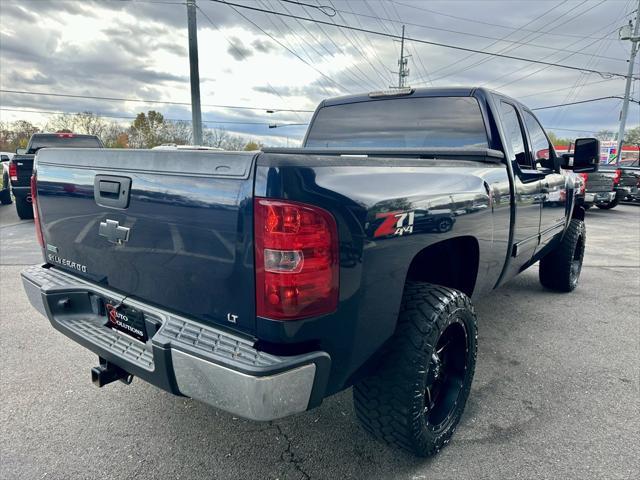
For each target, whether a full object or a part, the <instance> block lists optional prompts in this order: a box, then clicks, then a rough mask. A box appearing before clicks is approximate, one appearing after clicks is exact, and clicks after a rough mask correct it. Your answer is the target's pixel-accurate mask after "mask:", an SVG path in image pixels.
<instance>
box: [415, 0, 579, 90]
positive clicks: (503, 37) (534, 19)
mask: <svg viewBox="0 0 640 480" xmlns="http://www.w3.org/2000/svg"><path fill="white" fill-rule="evenodd" d="M567 2H568V0H564V1H562V2H560V3H557V4H555V5H553V6H552V7H551V8H548V9H547V10H545V11H544V12H542V13H541V14H540V15H538V16H536V17H535V18H532V19H530V20H529V21H528V22H526V23H525V24H524V25H520V27H521V28H524V27H527V26H529V25H533V24H534V23H536V22H537V21H538V20H540V19H542V18H544V17H545V16H546V15H547V14H549V13H551V12H553V11H554V10H556V9H558V8H560V7H561V6H562V5H564V4H565V3H567ZM564 15H566V12H565V13H564V14H562V15H561V17H562V16H564ZM555 21H557V19H556V20H554V22H555ZM515 33H519V32H511V33H507V34H506V35H503V36H502V37H501V38H500V39H498V40H496V41H494V42H491V43H490V44H489V45H487V46H486V47H484V50H487V49H488V48H491V47H493V46H494V45H498V44H499V43H501V42H502V41H505V40H506V39H507V38H509V37H511V36H512V35H514V34H515ZM530 37H531V34H526V35H524V36H523V37H521V38H520V40H524V39H528V38H530ZM535 38H537V37H535ZM516 48H517V47H514V46H513V45H507V46H505V47H502V48H501V49H500V50H498V52H497V53H506V52H510V51H513V50H515V49H516ZM476 55H477V54H475V53H472V54H470V55H466V56H465V57H463V58H461V59H460V60H457V61H454V62H453V63H451V64H448V65H445V66H444V67H440V68H438V69H437V70H435V71H433V72H431V75H432V76H433V75H436V74H438V73H440V72H442V71H443V70H445V71H446V70H448V69H450V68H451V67H452V65H455V66H457V65H459V64H460V63H461V62H464V61H466V60H467V59H469V58H472V57H474V56H476ZM490 60H492V58H490V57H489V58H486V57H485V58H482V59H480V60H478V61H476V62H474V63H471V64H470V65H467V66H465V67H462V68H459V69H458V70H454V71H453V72H451V71H449V72H448V73H446V74H444V75H440V76H439V77H436V78H435V80H436V81H437V80H439V79H441V78H445V77H447V76H450V75H456V74H458V73H462V72H465V71H467V70H470V69H472V68H474V67H476V66H478V65H481V64H483V63H486V62H488V61H490ZM432 80H433V79H432ZM418 83H425V82H424V81H420V82H418ZM432 83H433V82H432Z"/></svg>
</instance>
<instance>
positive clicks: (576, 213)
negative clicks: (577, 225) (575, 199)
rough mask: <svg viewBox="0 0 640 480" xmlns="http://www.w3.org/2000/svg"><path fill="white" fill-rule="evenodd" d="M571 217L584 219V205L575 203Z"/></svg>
mask: <svg viewBox="0 0 640 480" xmlns="http://www.w3.org/2000/svg"><path fill="white" fill-rule="evenodd" d="M571 218H577V219H578V220H584V207H583V206H582V205H576V206H575V207H573V214H572V215H571Z"/></svg>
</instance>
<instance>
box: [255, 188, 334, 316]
mask: <svg viewBox="0 0 640 480" xmlns="http://www.w3.org/2000/svg"><path fill="white" fill-rule="evenodd" d="M253 206H254V222H255V223H254V227H255V229H254V235H255V260H256V313H257V315H258V316H260V317H265V318H272V319H275V320H297V319H300V318H305V317H310V316H314V315H322V314H325V313H330V312H333V311H334V310H335V309H336V308H337V305H338V282H339V273H338V268H339V266H338V229H337V226H336V221H335V219H334V218H333V216H332V215H331V214H330V213H329V212H327V211H326V210H323V209H322V208H318V207H315V206H313V205H306V204H303V203H298V202H290V201H288V200H270V199H266V198H256V199H255V200H254V203H253Z"/></svg>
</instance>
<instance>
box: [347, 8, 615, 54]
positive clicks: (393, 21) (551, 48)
mask: <svg viewBox="0 0 640 480" xmlns="http://www.w3.org/2000/svg"><path fill="white" fill-rule="evenodd" d="M381 5H382V6H383V7H384V4H381ZM391 5H392V6H394V8H395V4H394V3H391ZM399 5H402V4H400V3H399ZM415 8H418V7H415ZM336 12H338V13H344V14H346V15H353V16H355V17H364V18H370V19H377V20H379V21H381V20H385V21H388V22H392V23H397V24H404V25H409V26H411V27H418V28H424V29H428V30H437V31H441V32H448V33H455V34H456V35H466V36H469V37H476V38H486V39H489V40H499V41H501V42H507V43H513V44H518V45H527V46H530V47H536V48H544V49H547V50H554V51H557V52H571V53H575V54H577V55H591V54H590V53H587V52H580V51H574V50H567V49H564V48H557V47H551V46H549V45H540V44H536V43H529V42H522V41H519V40H506V39H505V38H498V37H491V36H489V35H480V34H477V33H469V32H463V31H460V30H452V29H449V28H442V27H435V26H433V25H427V24H424V23H412V22H407V21H405V20H402V19H400V20H394V19H392V18H385V17H380V16H378V15H367V14H366V13H355V12H353V11H351V12H348V11H346V10H340V9H337V10H336ZM483 23H484V22H483ZM385 30H386V28H385ZM516 31H518V32H520V31H531V32H535V31H534V30H525V29H518V30H516ZM513 33H515V32H512V33H510V34H508V35H507V36H509V35H512V34H513ZM540 33H543V34H547V33H548V32H544V31H543V32H540ZM607 40H611V39H610V38H609V39H607ZM600 58H604V59H607V60H615V61H618V62H626V60H625V59H623V58H614V57H605V56H601V57H600Z"/></svg>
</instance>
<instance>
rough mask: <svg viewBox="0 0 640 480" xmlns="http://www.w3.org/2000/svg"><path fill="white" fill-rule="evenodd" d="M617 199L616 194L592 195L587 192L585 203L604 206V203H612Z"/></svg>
mask: <svg viewBox="0 0 640 480" xmlns="http://www.w3.org/2000/svg"><path fill="white" fill-rule="evenodd" d="M615 199H616V192H615V191H612V192H595V193H590V192H587V193H585V194H584V203H587V204H593V203H595V204H596V205H597V204H599V203H600V204H602V203H610V202H613V201H614V200H615Z"/></svg>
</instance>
